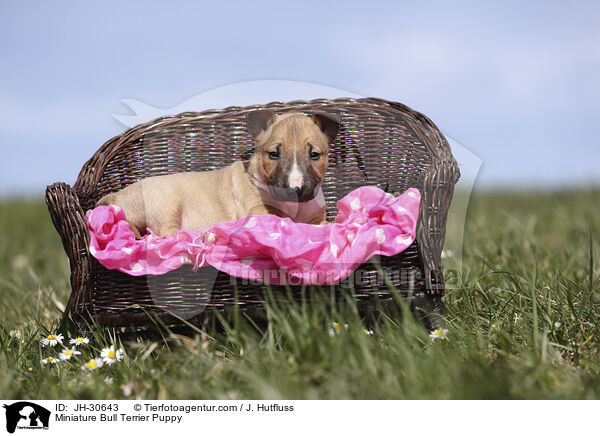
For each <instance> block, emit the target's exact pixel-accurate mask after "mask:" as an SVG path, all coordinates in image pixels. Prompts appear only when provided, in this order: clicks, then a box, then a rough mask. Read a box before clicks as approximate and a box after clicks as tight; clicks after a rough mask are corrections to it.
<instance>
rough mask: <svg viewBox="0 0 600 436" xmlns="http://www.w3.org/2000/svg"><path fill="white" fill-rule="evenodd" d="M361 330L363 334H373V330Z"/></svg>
mask: <svg viewBox="0 0 600 436" xmlns="http://www.w3.org/2000/svg"><path fill="white" fill-rule="evenodd" d="M363 332H364V334H365V335H372V334H373V330H367V329H363Z"/></svg>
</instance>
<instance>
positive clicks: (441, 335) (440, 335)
mask: <svg viewBox="0 0 600 436" xmlns="http://www.w3.org/2000/svg"><path fill="white" fill-rule="evenodd" d="M447 334H448V329H437V330H434V331H432V332H431V333H429V337H430V338H431V340H432V341H435V340H436V339H446V335H447Z"/></svg>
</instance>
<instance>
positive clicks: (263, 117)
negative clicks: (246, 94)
mask: <svg viewBox="0 0 600 436" xmlns="http://www.w3.org/2000/svg"><path fill="white" fill-rule="evenodd" d="M274 119H275V114H274V113H273V112H272V111H268V110H260V111H253V112H248V114H247V115H246V122H247V123H248V131H249V132H250V135H252V137H253V138H254V139H256V137H257V136H258V135H259V134H260V132H262V131H264V130H267V129H268V128H269V126H270V125H271V123H273V120H274Z"/></svg>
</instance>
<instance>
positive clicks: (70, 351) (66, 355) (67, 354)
mask: <svg viewBox="0 0 600 436" xmlns="http://www.w3.org/2000/svg"><path fill="white" fill-rule="evenodd" d="M78 354H81V352H80V351H77V350H76V349H75V348H65V349H64V350H62V353H60V354H59V355H58V357H60V360H69V359H70V358H71V357H73V356H76V355H78Z"/></svg>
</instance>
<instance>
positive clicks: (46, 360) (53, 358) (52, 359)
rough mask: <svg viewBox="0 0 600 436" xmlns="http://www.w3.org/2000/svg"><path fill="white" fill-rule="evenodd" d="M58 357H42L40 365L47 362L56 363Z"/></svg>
mask: <svg viewBox="0 0 600 436" xmlns="http://www.w3.org/2000/svg"><path fill="white" fill-rule="evenodd" d="M58 362H59V359H57V358H56V357H52V356H48V357H46V358H45V359H42V365H45V364H47V363H55V364H56V363H58Z"/></svg>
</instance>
